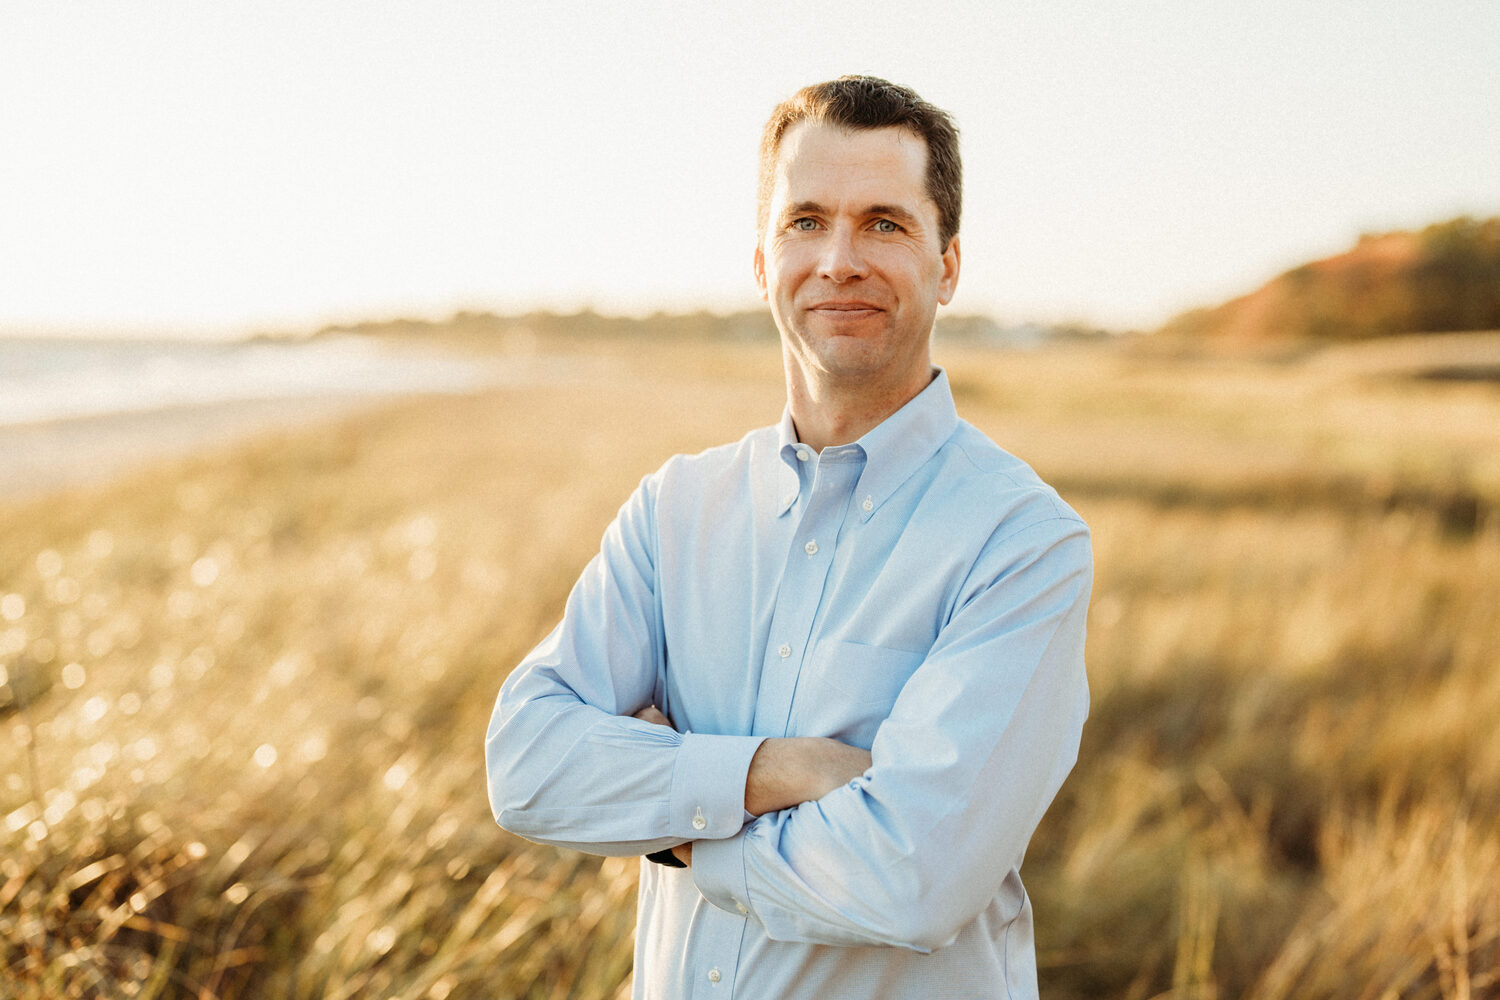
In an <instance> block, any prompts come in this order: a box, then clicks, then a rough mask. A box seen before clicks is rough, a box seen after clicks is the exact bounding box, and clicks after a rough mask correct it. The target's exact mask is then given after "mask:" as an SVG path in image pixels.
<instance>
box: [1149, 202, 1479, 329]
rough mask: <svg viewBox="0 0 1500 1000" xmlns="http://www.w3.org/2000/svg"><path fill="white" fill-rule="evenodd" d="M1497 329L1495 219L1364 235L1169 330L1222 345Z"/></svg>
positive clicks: (1189, 316) (1194, 314)
mask: <svg viewBox="0 0 1500 1000" xmlns="http://www.w3.org/2000/svg"><path fill="white" fill-rule="evenodd" d="M1497 329H1500V218H1497V219H1484V220H1476V219H1471V218H1467V217H1465V218H1459V219H1453V220H1451V221H1448V222H1443V223H1437V224H1434V225H1431V226H1428V227H1427V228H1425V229H1423V230H1420V231H1418V232H1390V233H1376V234H1368V235H1366V236H1364V237H1362V238H1361V239H1360V240H1359V243H1358V244H1357V245H1356V246H1354V247H1353V248H1352V249H1350V250H1348V251H1347V252H1345V253H1342V254H1337V255H1335V256H1333V257H1328V258H1325V259H1323V260H1317V261H1312V262H1310V263H1308V264H1304V265H1302V266H1300V267H1296V268H1293V269H1292V270H1290V271H1287V272H1286V273H1285V274H1281V275H1278V276H1277V277H1275V278H1273V279H1272V280H1271V281H1269V282H1267V283H1266V284H1265V285H1263V286H1261V287H1260V288H1258V289H1256V290H1255V291H1253V292H1251V293H1249V294H1248V295H1243V296H1241V297H1239V298H1236V299H1233V300H1231V301H1229V302H1226V303H1224V304H1222V305H1219V306H1215V307H1212V308H1206V309H1196V310H1193V311H1191V312H1188V313H1185V314H1183V315H1181V316H1178V317H1176V318H1175V319H1173V320H1171V321H1170V322H1168V323H1167V324H1166V326H1165V327H1164V328H1163V329H1162V330H1161V333H1162V334H1163V335H1164V336H1166V337H1179V338H1192V339H1206V340H1210V341H1215V342H1218V343H1220V344H1227V345H1240V346H1253V345H1266V344H1267V343H1269V344H1272V345H1275V344H1285V343H1287V342H1306V341H1329V340H1333V341H1341V340H1363V339H1368V338H1371V337H1381V336H1391V335H1395V334H1410V333H1449V332H1453V331H1467V330H1497Z"/></svg>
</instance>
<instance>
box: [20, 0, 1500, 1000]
mask: <svg viewBox="0 0 1500 1000" xmlns="http://www.w3.org/2000/svg"><path fill="white" fill-rule="evenodd" d="M1496 38H1500V6H1496V5H1495V4H1492V3H1488V2H1480V0H1472V2H1460V0H1449V2H1437V3H1432V4H1428V5H1424V6H1420V7H1415V6H1411V5H1405V4H1396V3H1386V2H1371V3H1362V4H1323V5H1306V4H1294V3H1290V2H1286V3H1282V2H1270V3H1264V4H1257V5H1251V6H1246V5H1230V4H1218V3H1210V4H1203V3H1197V4H1190V3H1186V2H1164V3H1156V4H1148V5H1132V6H1129V7H1127V6H1121V5H1099V4H1090V5H1085V4H1082V3H1073V2H1061V3H1047V4H1042V3H1025V4H1022V3H992V4H980V3H954V4H945V5H937V6H934V7H929V8H927V9H921V8H918V7H914V6H912V5H901V4H895V3H880V2H877V3H871V4H867V5H864V6H862V7H860V8H859V9H858V10H857V11H851V10H850V9H848V8H846V7H835V6H832V5H827V6H820V5H807V4H790V3H779V2H775V3H762V4H757V5H754V6H751V5H742V6H741V5H728V6H723V7H720V8H718V9H713V10H710V9H709V8H705V7H702V6H689V5H683V4H671V3H646V4H642V5H637V6H635V7H634V8H633V9H631V10H629V11H625V10H619V11H612V10H603V9H598V8H597V5H595V6H582V5H574V6H567V5H563V6H557V5H554V6H551V7H535V6H533V7H531V8H529V9H524V10H523V9H519V8H516V7H514V6H510V5H495V4H483V3H477V2H449V3H443V2H439V3H426V4H421V5H418V4H414V3H384V2H382V3H368V4H357V5H356V4H352V3H331V2H310V3H298V4H291V3H258V4H254V5H252V4H247V3H225V4H218V5H212V6H205V5H201V4H190V3H164V4H157V5H153V6H152V8H151V10H150V11H149V12H145V11H143V10H141V9H140V8H136V7H129V6H126V5H121V4H114V3H92V2H90V3H74V4H54V3H42V2H30V0H21V2H19V3H12V4H9V5H7V6H6V8H5V11H4V12H3V14H0V843H3V849H0V968H3V969H4V970H5V972H4V973H3V974H0V976H3V977H4V978H3V980H0V981H4V982H5V984H6V989H7V991H8V993H9V994H11V995H15V996H18V997H37V998H40V997H55V996H96V995H126V996H144V997H176V996H194V997H223V998H230V997H254V996H287V997H323V996H350V997H353V996H389V997H414V998H415V997H431V998H435V1000H443V998H445V997H449V996H454V997H465V996H475V995H479V996H516V997H558V996H575V997H614V996H623V995H628V992H629V975H630V938H631V932H632V927H633V922H634V910H633V906H634V902H633V901H634V886H635V868H634V866H633V865H630V864H622V863H620V862H618V861H606V862H602V863H601V862H599V861H598V860H597V859H592V858H587V857H584V856H580V855H573V854H568V853H566V852H558V851H553V850H550V849H544V848H539V847H536V846H534V845H529V844H526V843H524V842H522V841H519V840H517V839H515V838H512V837H510V836H509V835H507V834H504V833H502V832H501V831H499V830H498V829H497V828H496V827H495V826H494V825H493V822H492V820H491V819H490V817H489V814H488V808H487V805H486V802H485V797H484V790H483V763H482V757H481V750H480V741H481V739H482V733H483V729H484V725H485V722H486V720H487V718H488V714H489V709H490V706H491V704H492V702H493V698H494V694H495V692H496V691H497V690H498V687H499V684H500V682H501V681H502V680H503V679H504V676H505V674H506V672H507V671H508V670H509V669H510V668H511V666H512V665H513V664H514V663H515V662H516V661H517V660H518V659H519V658H520V656H521V655H523V654H524V653H525V651H526V650H527V649H528V648H529V647H530V646H531V645H532V644H533V643H535V642H536V641H537V640H538V639H539V638H540V637H541V636H542V635H543V634H544V633H545V632H546V630H547V629H548V628H550V626H551V625H552V623H553V622H554V621H555V620H556V618H557V616H558V615H559V614H560V611H561V606H562V601H563V598H564V597H565V595H566V593H567V589H568V587H569V586H570V584H571V582H572V580H573V579H574V578H575V577H576V575H577V573H578V571H579V569H581V567H582V565H583V563H584V562H585V561H586V560H587V559H588V558H589V556H590V555H591V554H592V552H593V551H594V550H595V549H596V547H597V543H598V538H599V535H600V532H602V530H603V528H604V526H605V525H606V524H607V523H608V520H609V518H610V517H611V516H612V515H613V512H614V510H615V509H616V507H617V506H618V504H619V503H620V501H621V500H622V499H623V498H624V497H625V495H626V494H627V493H628V491H629V490H630V489H631V488H632V487H633V486H634V484H635V483H636V482H637V481H638V480H639V478H640V476H641V475H643V474H644V473H646V472H648V471H650V470H651V469H653V468H655V467H656V466H657V465H659V464H660V463H661V462H662V461H663V460H664V459H665V458H666V457H667V456H669V455H670V454H672V453H674V452H679V451H692V450H697V449H700V448H703V447H707V446H710V445H713V444H717V443H720V442H722V441H725V440H730V439H733V438H737V437H739V436H740V435H741V434H742V433H743V432H744V431H745V430H746V429H748V428H749V427H752V426H756V425H760V424H765V423H769V422H772V421H774V420H775V419H776V417H777V416H778V415H779V413H780V408H781V378H780V360H779V352H778V348H777V342H776V333H775V330H774V327H773V326H772V325H771V324H770V321H769V318H768V316H767V315H766V313H765V310H764V307H763V306H762V305H761V304H760V303H758V301H757V300H756V297H755V292H754V284H753V281H752V279H751V270H750V258H751V251H752V250H753V248H754V241H755V232H754V226H755V220H754V216H755V204H754V192H755V153H756V146H757V143H758V139H759V130H760V127H761V124H762V122H763V121H764V118H765V117H766V115H767V114H768V113H769V111H770V109H771V107H772V106H773V105H774V104H775V103H776V102H777V101H779V100H780V99H782V98H783V97H785V96H787V95H789V94H790V93H791V92H792V91H794V90H795V89H797V88H798V87H800V86H802V85H803V84H806V83H809V82H814V81H817V80H821V79H827V78H830V77H833V76H837V75H840V74H842V73H848V72H864V73H873V74H876V75H880V76H885V77H887V78H889V79H892V80H895V81H897V82H901V83H905V84H908V85H910V86H912V87H914V88H915V89H916V90H917V91H918V92H919V93H921V94H922V95H923V96H925V97H927V98H928V99H930V100H932V101H933V102H934V103H936V104H938V105H939V106H941V107H944V108H946V109H947V110H949V111H951V112H952V113H953V114H954V115H955V116H956V118H957V120H958V123H959V125H960V128H961V130H962V137H963V143H964V157H965V164H966V171H965V173H966V180H967V183H966V191H965V213H964V220H963V229H962V239H963V253H964V268H963V276H962V280H961V282H960V286H959V293H958V296H957V297H956V299H955V301H954V304H953V305H952V306H951V307H950V309H949V310H948V311H947V312H946V313H945V314H944V315H943V316H942V317H941V318H940V321H939V327H938V331H937V335H936V336H937V340H936V348H935V352H936V359H937V360H938V362H939V363H941V364H943V365H944V366H945V367H947V368H948V369H949V371H950V374H951V376H952V378H953V384H954V386H955V392H956V395H957V397H958V402H959V407H960V412H961V413H962V414H963V415H964V416H965V417H967V418H968V419H970V420H971V421H973V422H975V423H976V424H978V425H979V426H980V427H981V428H982V429H983V430H985V431H986V432H987V433H989V434H990V435H991V436H992V437H993V438H994V439H995V440H997V441H998V442H999V443H1000V444H1001V445H1002V446H1004V447H1006V448H1008V449H1010V450H1012V451H1014V452H1015V453H1017V454H1019V455H1020V456H1021V457H1023V458H1025V459H1026V460H1028V461H1029V462H1031V463H1032V464H1033V465H1034V466H1035V467H1036V468H1037V469H1038V471H1039V472H1041V473H1042V475H1043V476H1044V477H1045V478H1047V479H1048V480H1049V481H1050V482H1053V483H1054V484H1055V485H1057V486H1058V487H1059V489H1060V490H1061V491H1062V493H1063V494H1064V496H1065V498H1067V499H1068V500H1069V501H1070V502H1072V503H1073V504H1074V506H1075V507H1077V508H1078V510H1079V511H1080V512H1081V513H1082V514H1083V515H1084V516H1085V518H1086V519H1087V520H1088V521H1089V522H1090V524H1091V525H1092V526H1093V529H1094V539H1095V552H1096V558H1097V561H1098V576H1097V581H1096V589H1095V594H1094V602H1093V605H1092V610H1091V617H1090V639H1089V643H1090V645H1089V669H1090V676H1091V684H1092V687H1093V692H1094V708H1093V715H1092V718H1091V722H1090V724H1089V727H1088V729H1087V730H1086V734H1085V741H1084V747H1083V751H1082V754H1081V757H1080V761H1079V765H1078V768H1077V770H1076V771H1075V774H1074V775H1073V777H1072V778H1071V779H1070V781H1069V783H1068V785H1067V786H1066V787H1065V788H1064V790H1063V793H1062V795H1061V797H1060V799H1059V801H1058V802H1057V803H1056V804H1055V805H1054V807H1053V809H1052V811H1051V812H1050V813H1049V814H1048V817H1047V818H1046V820H1045V821H1044V823H1043V827H1042V829H1041V831H1039V833H1038V836H1037V838H1036V839H1035V840H1034V842H1033V847H1032V851H1031V854H1030V856H1029V858H1028V861H1027V864H1026V868H1025V872H1024V874H1025V877H1026V880H1027V884H1028V887H1029V888H1030V890H1031V891H1032V893H1033V895H1034V897H1035V900H1036V910H1037V914H1038V947H1039V958H1040V961H1041V966H1042V980H1043V991H1044V994H1045V995H1049V996H1054V997H1080V998H1082V997H1102V996H1109V997H1115V996H1118V997H1139V998H1147V997H1161V996H1171V997H1176V998H1205V1000H1206V998H1211V997H1212V998H1217V997H1229V996H1235V997H1239V996H1251V997H1261V998H1291V997H1297V998H1312V997H1329V998H1332V997H1345V996H1348V997H1363V996H1387V995H1388V996H1403V997H1407V996H1409V997H1443V998H1447V997H1472V996H1485V995H1495V994H1496V993H1497V992H1500V981H1497V978H1496V977H1497V973H1496V969H1500V881H1497V880H1500V875H1497V872H1500V748H1497V744H1496V743H1495V741H1494V739H1493V734H1494V732H1496V730H1497V726H1500V674H1497V667H1500V615H1497V614H1496V611H1495V609H1496V607H1497V606H1500V184H1497V181H1496V179H1497V178H1500V129H1496V128H1495V122H1494V109H1495V108H1496V107H1500V69H1497V62H1496V60H1494V59H1493V58H1492V57H1491V53H1490V49H1492V48H1493V42H1494V40H1495V39H1496ZM685 415H690V417H688V418H686V419H685Z"/></svg>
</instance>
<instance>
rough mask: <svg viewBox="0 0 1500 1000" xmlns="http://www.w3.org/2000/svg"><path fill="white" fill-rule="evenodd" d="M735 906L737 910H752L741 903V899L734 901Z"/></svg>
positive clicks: (746, 911)
mask: <svg viewBox="0 0 1500 1000" xmlns="http://www.w3.org/2000/svg"><path fill="white" fill-rule="evenodd" d="M734 908H735V909H736V910H739V911H740V913H749V912H750V908H749V907H747V906H746V905H745V904H744V903H741V902H740V901H739V900H735V901H734Z"/></svg>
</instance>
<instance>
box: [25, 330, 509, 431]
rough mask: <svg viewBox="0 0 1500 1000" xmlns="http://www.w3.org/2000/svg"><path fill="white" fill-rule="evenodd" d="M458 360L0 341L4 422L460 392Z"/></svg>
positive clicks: (473, 367)
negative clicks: (245, 403)
mask: <svg viewBox="0 0 1500 1000" xmlns="http://www.w3.org/2000/svg"><path fill="white" fill-rule="evenodd" d="M485 374H486V373H485V371H484V369H483V367H482V366H481V365H480V364H478V363H475V362H469V361H466V360H463V359H461V358H455V357H451V356H444V355H440V354H438V353H436V352H432V353H423V352H419V351H416V350H412V349H409V348H404V347H403V348H401V349H395V348H392V347H390V346H389V345H385V344H382V343H380V342H378V341H374V340H372V339H370V338H365V337H357V336H343V337H335V336H330V337H318V338H314V339H311V340H303V341H278V340H252V341H238V342H227V343H226V342H218V341H214V342H205V341H184V340H123V339H122V340H102V339H100V340H82V339H78V340H75V339H67V338H56V339H34V338H4V337H0V426H6V425H16V424H32V423H43V422H47V421H53V420H65V419H69V418H74V417H90V416H100V415H105V414H111V413H134V412H146V411H151V410H160V409H166V408H170V407H179V406H192V405H202V404H208V403H219V402H231V401H238V400H251V399H287V398H306V397H327V396H360V395H383V394H389V393H404V392H438V393H447V392H466V391H469V390H471V389H474V388H477V387H478V386H479V385H481V384H483V383H484V382H485V381H486V377H485Z"/></svg>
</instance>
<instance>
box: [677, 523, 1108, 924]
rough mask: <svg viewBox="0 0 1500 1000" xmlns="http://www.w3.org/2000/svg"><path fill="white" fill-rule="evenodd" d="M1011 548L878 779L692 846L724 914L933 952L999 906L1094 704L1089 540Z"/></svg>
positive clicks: (1031, 541) (932, 657)
mask: <svg viewBox="0 0 1500 1000" xmlns="http://www.w3.org/2000/svg"><path fill="white" fill-rule="evenodd" d="M1021 536H1025V537H1021ZM1009 541H1010V542H1011V544H1009V545H1007V546H1005V547H1003V548H1001V549H998V550H997V554H996V556H995V557H994V559H992V560H991V561H989V562H988V563H986V562H984V561H981V564H980V565H979V566H976V569H975V576H974V577H973V579H972V586H971V588H970V591H969V593H968V596H967V597H966V599H965V601H964V602H963V603H962V605H961V607H960V608H959V609H958V610H957V611H956V613H955V614H954V615H953V616H952V618H951V620H950V621H949V623H948V624H947V625H946V626H945V627H944V628H943V630H942V631H941V632H940V634H939V636H938V639H937V642H936V643H935V644H934V646H933V648H932V650H931V651H930V653H929V654H928V656H927V659H926V660H925V661H924V662H923V664H922V665H921V666H920V667H919V668H918V669H917V671H916V672H915V673H914V674H913V675H912V677H911V678H910V679H909V680H908V681H907V683H906V685H905V687H904V688H903V689H902V691H901V694H900V695H899V697H898V698H897V700H896V702H895V705H894V706H893V708H892V711H891V714H890V716H889V717H888V718H887V719H886V721H885V722H884V723H883V724H882V725H881V727H880V729H879V730H878V732H877V734H876V737H875V741H874V744H873V746H872V748H871V754H872V763H871V766H870V767H869V769H868V771H867V772H864V773H862V775H860V776H856V777H854V778H852V779H850V780H849V781H847V782H845V783H844V784H842V785H840V786H838V787H835V788H832V789H831V790H829V791H828V793H827V794H825V795H823V796H821V797H819V798H817V799H816V800H814V801H807V802H804V803H803V804H801V805H798V806H796V807H794V808H790V809H784V810H781V811H777V812H770V813H767V814H766V815H763V816H761V817H760V818H759V819H757V820H756V821H755V822H753V823H751V824H750V825H749V826H747V827H746V828H745V830H744V831H743V832H741V833H740V834H738V835H736V836H734V837H732V838H728V839H719V840H715V841H711V842H708V841H705V842H700V843H698V844H696V845H695V848H694V851H693V877H694V880H695V882H696V883H697V885H698V888H699V890H700V891H701V892H702V893H703V894H704V896H705V897H706V898H707V899H708V900H709V901H710V902H712V903H714V904H715V905H717V906H719V907H721V908H723V909H726V910H730V911H732V912H739V909H740V907H744V908H745V909H746V910H748V911H749V913H750V914H751V915H752V916H753V917H754V918H755V919H757V920H759V921H760V922H761V923H762V924H763V925H764V926H765V929H766V933H767V934H768V935H769V936H770V937H771V938H773V939H777V940H787V941H803V942H812V943H822V944H842V945H894V946H900V947H906V948H911V949H914V950H917V951H930V950H932V949H934V948H938V947H942V946H943V945H945V944H947V943H948V942H950V941H951V940H952V939H953V938H954V937H955V936H956V935H957V934H958V933H959V932H960V931H961V930H962V928H963V927H964V926H965V925H966V924H968V923H969V922H970V921H971V920H973V919H974V917H975V916H977V915H978V914H979V913H980V912H981V911H982V910H983V909H985V907H987V906H988V905H989V904H990V903H991V902H992V901H993V900H994V899H995V898H996V896H997V894H998V893H999V892H1000V890H1001V887H1002V884H1003V883H1004V882H1005V881H1006V879H1007V877H1008V876H1009V875H1010V874H1011V872H1012V871H1014V870H1015V869H1018V868H1019V866H1020V864H1021V859H1022V856H1023V855H1024V853H1025V850H1026V845H1027V842H1028V841H1029V839H1030V837H1031V834H1032V832H1033V831H1034V830H1035V828H1036V825H1037V823H1038V822H1039V821H1040V819H1041V816H1042V813H1043V812H1044V811H1045V810H1046V808H1047V806H1048V805H1049V804H1050V802H1051V800H1052V798H1053V796H1054V795H1055V794H1056V793H1057V790H1058V788H1059V787H1060V785H1061V784H1062V781H1063V778H1064V777H1065V776H1066V775H1067V773H1068V771H1069V770H1070V769H1071V767H1072V765H1073V762H1074V760H1075V759H1076V755H1077V748H1078V741H1079V736H1080V733H1081V730H1082V725H1083V719H1084V716H1085V715H1086V714H1087V704H1088V692H1087V683H1086V680H1085V676H1084V669H1083V638H1084V618H1085V615H1086V611H1087V603H1088V594H1089V588H1090V584H1091V573H1092V563H1091V557H1090V555H1089V546H1088V537H1087V529H1086V528H1084V527H1083V525H1082V524H1081V523H1079V522H1074V521H1070V520H1066V519H1059V520H1058V521H1055V522H1044V523H1042V524H1039V525H1035V526H1032V527H1030V528H1027V529H1024V530H1023V532H1022V533H1020V535H1018V536H1017V537H1016V538H1014V539H1011V540H1009ZM1015 905H1017V906H1019V905H1020V901H1019V900H1017V901H1016V903H1015Z"/></svg>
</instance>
